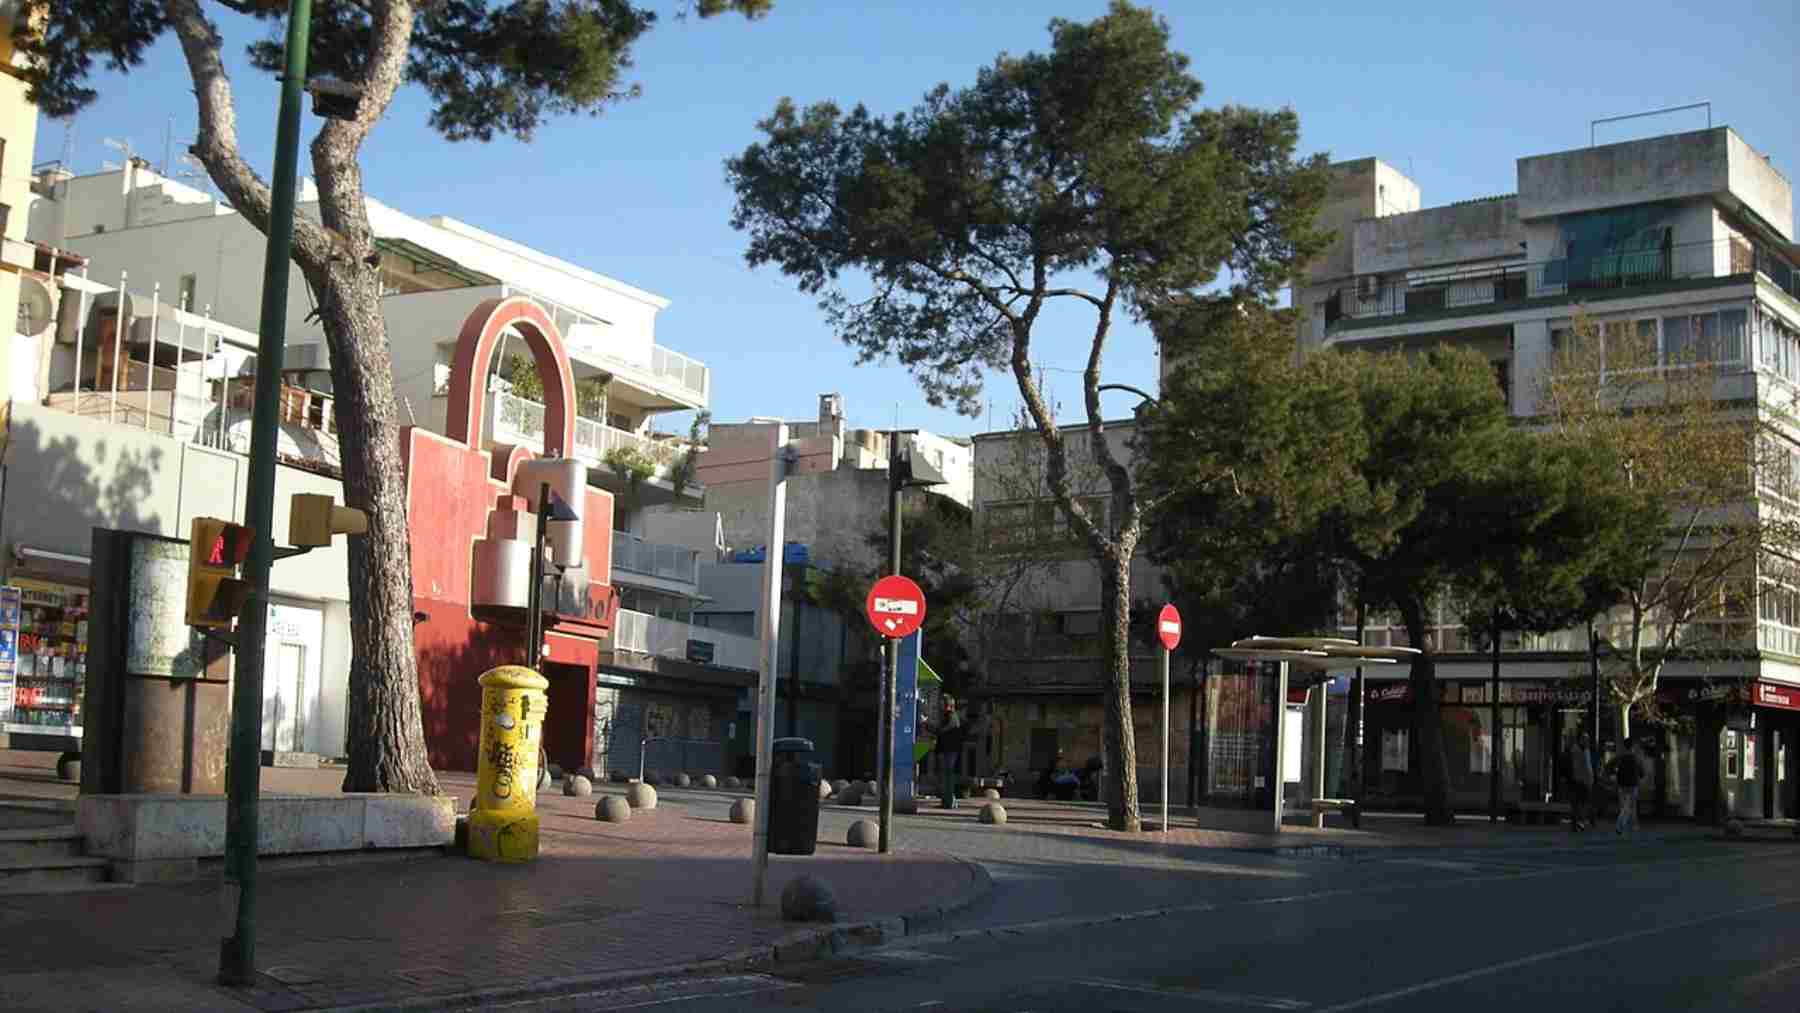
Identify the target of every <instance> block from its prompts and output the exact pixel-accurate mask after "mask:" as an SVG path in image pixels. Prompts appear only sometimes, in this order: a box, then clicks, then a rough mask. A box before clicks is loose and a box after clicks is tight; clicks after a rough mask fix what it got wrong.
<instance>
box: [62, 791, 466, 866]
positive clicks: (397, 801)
mask: <svg viewBox="0 0 1800 1013" xmlns="http://www.w3.org/2000/svg"><path fill="white" fill-rule="evenodd" d="M225 802H226V799H225V796H223V795H85V796H83V797H82V798H81V800H80V805H79V808H78V809H77V811H76V825H77V827H78V828H79V829H80V830H81V833H82V836H83V838H85V840H86V846H87V853H88V854H89V855H92V856H95V857H99V858H106V859H110V860H111V862H112V872H113V879H115V880H118V881H122V882H147V881H168V880H181V879H194V878H197V877H198V876H199V868H200V862H201V861H202V860H204V859H210V858H220V857H223V856H224V854H225ZM257 816H258V819H257V823H258V828H259V829H258V840H257V851H258V853H259V854H264V855H298V854H318V853H331V852H346V851H364V850H369V849H376V848H427V847H445V846H448V845H450V844H451V843H452V842H453V841H454V839H455V837H456V800H455V799H454V798H451V797H449V796H445V795H439V796H422V795H384V794H351V795H264V796H262V799H261V801H260V803H259V806H258V810H257Z"/></svg>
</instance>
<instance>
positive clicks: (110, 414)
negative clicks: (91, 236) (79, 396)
mask: <svg viewBox="0 0 1800 1013" xmlns="http://www.w3.org/2000/svg"><path fill="white" fill-rule="evenodd" d="M130 277H131V276H130V275H129V274H128V273H126V272H124V271H120V272H119V299H118V301H117V302H116V303H114V308H113V359H112V400H111V401H108V402H107V404H106V422H107V424H108V425H117V424H118V421H119V355H120V354H121V349H123V347H124V345H125V328H127V327H129V326H131V317H130V316H128V315H127V311H128V310H129V309H130V307H131V290H130V289H128V288H126V287H125V285H126V283H127V282H128V281H129V280H130Z"/></svg>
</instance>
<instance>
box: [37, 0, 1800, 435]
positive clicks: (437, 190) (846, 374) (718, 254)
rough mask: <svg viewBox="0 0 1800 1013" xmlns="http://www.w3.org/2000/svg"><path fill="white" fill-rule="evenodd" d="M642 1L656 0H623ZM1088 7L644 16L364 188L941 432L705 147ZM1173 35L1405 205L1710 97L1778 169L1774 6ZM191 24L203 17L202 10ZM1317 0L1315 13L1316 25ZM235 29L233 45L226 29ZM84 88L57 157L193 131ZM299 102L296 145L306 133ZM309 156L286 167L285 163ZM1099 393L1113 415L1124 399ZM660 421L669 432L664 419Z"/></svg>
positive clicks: (1095, 7) (1149, 379)
mask: <svg viewBox="0 0 1800 1013" xmlns="http://www.w3.org/2000/svg"><path fill="white" fill-rule="evenodd" d="M639 2H640V3H646V4H649V5H651V6H654V7H657V8H659V9H661V10H663V11H664V12H665V15H666V14H667V13H668V12H672V11H673V9H674V5H673V4H672V3H657V2H656V0H639ZM1105 6H1106V5H1105V3H1104V2H1103V0H1088V2H1082V3H1072V2H1057V3H1049V2H1044V3H1019V2H1012V3H1003V2H984V3H968V4H954V3H925V2H918V0H915V2H911V3H892V2H873V0H862V2H858V3H842V2H837V3H829V2H825V0H775V10H774V13H772V14H771V15H770V16H769V17H768V18H766V19H764V20H762V21H760V22H755V23H746V22H744V21H743V20H742V19H739V18H735V17H734V18H724V19H719V20H716V21H711V22H696V21H690V22H678V21H676V20H674V19H673V18H672V17H666V19H665V21H664V23H663V24H662V25H661V26H660V27H659V28H657V29H656V30H654V31H653V32H652V33H651V34H650V35H649V36H648V37H647V38H646V39H645V40H644V42H643V43H642V44H641V45H640V46H639V47H638V49H637V51H636V54H635V56H636V62H637V67H636V70H635V72H634V74H633V79H634V80H636V81H637V82H639V83H640V84H641V85H642V86H643V90H644V95H643V97H642V98H641V99H638V100H637V101H635V102H630V103H626V104H624V105H620V106H616V107H613V108H611V109H609V110H607V111H606V112H605V113H604V114H603V115H602V116H600V117H599V118H595V119H588V118H582V119H565V120H561V121H558V122H556V123H554V124H552V125H551V126H550V127H548V128H547V129H544V130H542V131H540V132H539V134H538V135H537V136H536V137H535V138H534V139H533V140H532V142H531V143H529V144H522V143H519V142H516V141H511V140H504V141H496V142H493V143H491V144H487V145H480V144H466V143H465V144H450V143H448V142H445V141H443V140H442V139H440V138H438V137H437V136H436V135H435V134H433V133H432V132H431V130H430V129H429V128H428V127H427V126H426V122H425V119H426V115H427V112H428V107H427V104H426V102H425V99H424V97H423V96H422V95H421V94H419V93H417V92H409V93H403V95H402V96H401V98H400V99H399V100H398V101H397V102H396V103H395V105H394V107H393V109H392V110H391V111H390V113H389V115H388V118H387V120H386V121H384V122H383V123H382V124H381V125H380V126H379V127H378V128H377V130H376V132H375V134H374V135H373V136H372V137H371V139H370V142H369V145H368V148H367V149H366V156H365V161H364V167H365V175H366V179H367V184H368V188H369V192H370V193H371V194H372V195H374V196H376V197H378V198H379V199H381V200H382V201H384V202H386V203H388V204H391V205H394V206H396V207H399V208H401V209H402V210H405V211H408V212H411V213H413V214H417V215H421V216H423V215H430V214H448V215H451V216H453V217H456V218H460V219H463V220H465V221H468V222H470V223H472V224H475V225H478V226H481V227H483V228H486V229H490V230H492V231H495V232H498V233H501V234H503V235H505V236H507V237H509V238H512V239H514V240H517V241H520V242H524V243H527V244H529V245H531V246H534V247H536V248H538V249H541V250H545V251H547V252H550V253H553V254H555V255H557V256H561V257H564V258H567V259H569V260H571V261H574V262H576V263H578V264H581V265H583V266H586V267H588V268H591V269H593V270H596V271H600V272H602V273H605V274H608V275H611V276H613V277H616V278H618V279H620V280H622V281H625V282H628V283H630V284H633V285H637V286H640V287H642V288H646V289H648V290H650V291H653V292H656V293H659V294H661V295H663V296H665V297H667V298H668V299H669V300H670V301H671V305H670V307H669V308H668V309H667V310H666V311H664V312H663V314H662V315H661V317H660V318H659V323H658V341H659V342H660V343H662V344H664V345H667V346H669V347H671V348H675V349H677V350H679V351H682V352H686V353H688V354H691V355H695V356H697V357H699V358H701V359H702V360H704V361H706V362H707V363H708V364H709V365H710V366H711V367H712V368H713V390H714V398H713V411H714V416H715V417H716V418H718V419H720V420H736V419H742V418H745V417H747V416H749V415H753V414H755V415H785V416H788V417H791V418H801V419H805V418H811V417H812V416H813V414H814V412H815V411H816V404H817V395H818V394H820V393H823V392H826V391H832V390H835V391H839V392H842V393H843V394H844V396H845V401H846V403H847V406H848V409H849V414H850V417H851V421H852V424H853V425H872V426H886V425H889V424H891V423H892V422H893V421H894V418H895V415H896V402H898V403H899V408H898V415H899V418H900V421H901V423H902V424H904V425H907V426H920V427H924V428H929V429H933V430H936V431H939V432H946V433H967V432H972V431H979V430H982V429H986V428H988V419H987V418H985V417H984V418H982V419H979V420H975V419H967V418H962V417H959V416H956V415H954V414H953V413H951V412H948V411H939V410H934V409H931V408H930V407H928V406H927V405H926V404H925V403H924V401H923V399H922V398H921V397H920V396H919V395H918V393H917V388H916V387H915V385H914V384H913V382H912V380H911V378H910V377H909V376H908V375H907V373H906V372H905V371H904V370H903V369H901V368H900V367H898V366H893V365H885V366H884V365H873V364H871V365H865V366H857V365H856V364H855V356H854V354H853V353H852V352H851V351H850V349H848V348H847V347H845V346H844V345H843V344H842V343H841V342H839V341H838V340H837V338H836V337H835V336H834V335H833V334H832V333H831V332H830V330H829V329H828V328H827V327H826V325H825V322H824V320H823V318H822V316H821V315H820V313H819V312H818V310H817V308H816V307H815V305H814V303H813V301H812V299H810V298H809V297H806V296H803V295H801V294H800V293H799V292H798V291H797V290H796V289H795V288H794V286H793V285H792V284H791V283H790V282H789V281H788V280H786V279H784V278H783V277H782V276H781V275H780V273H779V272H778V271H776V270H773V269H770V268H763V269H760V270H757V271H751V270H749V269H748V268H747V267H745V266H744V263H743V249H744V240H743V236H742V235H741V234H739V233H736V232H734V231H733V230H732V229H731V227H730V224H729V216H730V210H731V203H732V201H731V193H730V190H729V189H728V188H727V186H726V184H725V176H724V169H723V162H724V159H726V158H727V157H729V156H731V155H733V154H735V153H737V152H739V151H741V150H742V149H743V148H744V147H745V146H746V145H748V144H750V143H752V142H754V141H755V140H756V139H757V135H756V131H755V124H756V121H757V120H758V119H759V118H761V117H763V116H765V115H767V113H768V112H769V111H770V109H772V108H773V107H774V105H775V103H776V101H777V100H778V99H780V98H781V97H783V96H789V97H792V98H793V99H795V100H796V101H797V102H801V103H807V102H813V101H820V100H825V99H831V100H835V101H838V102H840V103H841V104H844V105H853V104H855V103H856V102H863V103H865V104H867V105H868V106H870V108H872V109H874V110H876V111H878V112H883V113H886V112H892V111H895V110H898V109H902V108H907V107H910V106H911V105H912V104H913V103H914V102H915V101H916V100H917V99H918V98H919V96H920V95H921V94H923V93H924V92H925V90H926V89H928V88H930V87H931V86H933V85H935V84H937V83H939V82H942V81H947V82H949V83H951V84H952V85H961V84H966V83H968V82H971V81H972V80H973V79H974V76H975V74H976V72H977V70H978V69H979V68H980V67H982V66H983V65H985V64H987V63H989V62H990V61H992V60H993V58H994V57H995V55H996V54H998V53H1000V52H1002V51H1011V52H1023V51H1026V50H1032V49H1042V48H1044V47H1045V46H1046V45H1047V41H1048V35H1047V32H1046V30H1045V26H1046V24H1047V22H1048V20H1049V19H1050V18H1051V17H1053V16H1062V17H1067V18H1074V19H1083V20H1085V19H1089V18H1092V17H1096V16H1098V15H1099V14H1101V13H1103V12H1104V10H1105ZM1153 6H1155V7H1156V8H1157V9H1158V10H1160V11H1161V12H1162V13H1163V14H1164V15H1165V16H1166V17H1167V19H1168V20H1169V23H1170V25H1171V28H1172V29H1173V34H1174V45H1175V46H1176V47H1177V48H1178V49H1180V50H1182V51H1184V52H1186V53H1187V54H1188V55H1189V56H1190V57H1192V59H1193V67H1192V70H1193V73H1194V74H1195V75H1196V76H1197V77H1199V78H1200V79H1201V80H1202V81H1203V82H1205V84H1206V87H1207V92H1206V96H1205V98H1204V99H1203V101H1204V102H1206V103H1207V104H1215V103H1224V102H1231V103H1241V104H1250V105H1257V106H1265V107H1274V106H1284V105H1285V106H1291V107H1293V108H1294V109H1295V110H1296V111H1297V112H1298V113H1299V114H1300V120H1301V128H1302V139H1301V147H1302V150H1303V152H1305V153H1311V152H1320V151H1323V152H1327V153H1329V154H1330V155H1331V157H1332V158H1334V159H1347V158H1360V157H1364V156H1369V155H1374V156H1377V157H1380V158H1382V159H1384V160H1386V161H1388V162H1389V163H1390V164H1393V165H1395V166H1396V167H1398V168H1399V169H1401V170H1402V171H1404V172H1407V173H1408V174H1410V175H1411V176H1412V177H1413V178H1414V179H1415V180H1416V181H1417V182H1418V183H1419V185H1420V186H1421V188H1422V189H1423V191H1424V201H1425V203H1426V205H1428V206H1429V205H1436V204H1444V203H1449V202H1451V201H1456V200H1463V199H1467V198H1470V197H1479V196H1485V195H1491V194H1499V193H1509V192H1511V191H1512V190H1513V189H1514V185H1515V181H1514V160H1515V159H1516V158H1518V157H1519V156H1522V155H1529V154H1541V153H1545V152H1550V151H1559V150H1564V149H1567V148H1573V147H1580V146H1582V145H1585V144H1586V143H1588V133H1589V121H1590V120H1592V119H1595V118H1598V117H1606V116H1615V115H1620V114H1625V113H1634V112H1640V111H1644V110H1649V109H1655V108H1659V107H1664V106H1671V105H1681V104H1685V103H1690V102H1698V101H1702V100H1709V101H1711V102H1712V104H1713V105H1712V118H1713V122H1714V123H1715V124H1717V125H1730V126H1732V127H1734V128H1736V130H1737V131H1738V133H1739V134H1741V135H1742V136H1743V137H1744V138H1745V140H1746V141H1748V142H1749V143H1750V144H1751V145H1752V146H1753V147H1755V148H1757V149H1758V150H1760V151H1762V152H1763V153H1765V154H1767V155H1769V156H1770V157H1771V158H1772V159H1773V160H1774V163H1775V166H1776V168H1777V169H1779V170H1780V171H1781V172H1783V173H1784V174H1786V175H1787V176H1788V178H1789V179H1796V178H1800V136H1797V135H1800V131H1797V129H1796V126H1795V123H1796V122H1797V120H1796V104H1795V103H1796V94H1797V93H1800V88H1796V77H1795V71H1794V65H1793V54H1794V53H1795V52H1796V51H1800V9H1797V7H1796V5H1795V3H1794V0H1739V2H1737V3H1731V4H1705V5H1694V4H1682V3H1676V2H1668V3H1658V2H1653V0H1635V2H1630V3H1624V2H1618V0H1589V2H1585V3H1559V4H1518V3H1509V4H1499V3H1473V2H1471V3H1444V2H1442V0H1436V2H1431V3H1420V2H1414V0H1407V2H1393V0H1388V2H1382V3H1367V4H1349V3H1336V4H1325V3H1312V4H1305V3H1281V2H1272V0H1262V2H1240V0H1207V2H1199V0H1192V2H1185V3H1177V2H1160V3H1156V4H1154V5H1153ZM208 7H209V9H211V10H212V11H214V12H215V13H224V12H223V9H222V8H219V7H217V6H214V5H210V4H209V5H208ZM1321 11H1329V12H1330V13H1321ZM225 26H226V32H227V38H228V40H229V42H228V45H229V46H230V47H231V48H232V49H233V50H234V51H235V52H237V53H238V58H237V59H236V62H235V65H234V75H233V76H234V81H235V83H236V86H237V97H238V116H239V129H240V133H241V135H242V137H243V140H244V144H245V150H246V154H247V155H249V156H250V157H251V158H252V159H253V160H254V162H255V163H256V164H257V165H258V166H259V167H263V168H264V170H265V171H266V167H267V166H268V164H269V162H270V147H271V145H272V143H273V137H274V110H275V84H274V82H273V80H272V79H270V78H267V77H264V76H262V75H260V74H257V73H255V72H254V71H251V70H250V69H249V68H248V67H246V66H244V65H243V61H242V59H241V48H240V47H241V44H242V43H243V42H244V41H247V40H248V39H249V38H250V37H251V36H250V35H248V34H245V32H246V31H249V32H251V33H254V32H255V29H254V28H249V29H245V28H243V27H240V23H239V22H237V21H235V20H234V21H227V22H226V23H225ZM234 32H235V33H236V34H233V33H234ZM98 84H99V86H100V88H101V91H102V98H101V100H100V101H99V102H98V103H97V104H96V105H94V106H93V107H92V108H91V109H89V110H88V111H86V112H84V113H83V114H82V115H81V116H80V117H79V118H78V119H77V120H76V121H75V123H74V125H73V143H72V145H71V148H72V155H73V168H74V169H75V170H76V171H78V172H91V171H97V170H98V169H99V168H100V167H101V163H102V162H103V161H104V160H114V161H117V160H118V159H119V155H118V153H117V152H116V151H114V150H113V149H111V148H109V147H108V146H106V145H105V144H104V139H105V138H107V137H112V138H115V139H124V138H129V139H130V140H131V141H132V142H133V143H134V145H135V146H136V148H137V150H138V152H139V153H140V154H142V155H144V156H145V157H146V158H149V159H150V160H151V161H152V162H161V160H162V152H163V144H164V141H163V138H164V131H165V127H166V126H167V124H168V121H169V117H170V115H171V114H173V115H174V129H175V137H176V139H177V144H176V145H175V147H176V150H177V151H178V152H179V150H180V149H181V148H182V147H183V144H182V143H181V139H182V138H189V137H192V136H193V130H194V126H193V124H194V112H193V97H192V86H191V84H190V82H189V79H188V77H187V73H186V69H185V65H184V64H183V63H182V61H181V57H180V53H179V50H178V49H177V47H176V46H175V45H174V43H173V41H172V39H165V40H164V41H163V42H162V43H161V44H159V46H158V47H157V49H156V50H155V51H154V52H153V53H152V55H151V57H150V59H149V61H148V62H147V64H146V65H145V66H144V67H143V68H141V69H140V70H139V71H137V72H135V73H134V74H133V75H131V76H130V77H129V78H125V77H119V76H115V75H105V76H103V77H101V78H100V80H99V82H98ZM1705 124H1706V116H1705V113H1704V112H1703V111H1696V112H1687V113H1680V114H1674V115H1670V116H1664V117H1657V118H1653V119H1646V120H1640V121H1636V122H1633V123H1624V124H1611V125H1602V126H1601V127H1600V128H1599V129H1600V140H1601V141H1602V143H1604V142H1606V141H1616V140H1624V139H1628V138H1630V137H1636V136H1645V135H1648V134H1656V133H1664V132H1670V131H1675V130H1687V129H1696V128H1699V127H1703V126H1705ZM316 125H317V124H316V121H313V120H312V119H311V118H310V116H309V118H308V122H307V126H306V131H307V136H308V137H310V136H311V132H312V130H313V129H315V128H316ZM64 150H65V124H63V123H59V122H51V121H45V122H44V123H42V124H41V125H40V130H39V135H38V151H37V158H38V160H39V161H44V160H49V159H55V158H60V157H63V154H64ZM302 171H305V166H304V165H303V166H302ZM1047 323H1048V324H1060V325H1061V326H1059V327H1054V328H1046V329H1045V330H1044V332H1043V333H1040V334H1039V335H1038V337H1037V339H1036V348H1037V354H1036V359H1037V361H1038V362H1039V363H1040V364H1041V365H1043V366H1045V367H1048V368H1049V369H1051V370H1052V371H1051V372H1048V373H1047V374H1046V376H1047V378H1048V380H1049V385H1050V387H1051V389H1052V393H1053V395H1054V396H1055V397H1056V398H1057V399H1058V400H1059V401H1060V402H1061V403H1062V405H1063V406H1064V415H1065V416H1068V415H1070V414H1072V413H1074V412H1077V411H1078V410H1079V404H1080V387H1079V381H1078V379H1077V377H1076V376H1075V375H1073V374H1072V373H1068V372H1057V371H1056V370H1059V369H1071V370H1072V369H1076V368H1079V366H1080V364H1081V362H1082V359H1083V357H1084V355H1085V348H1086V334H1087V328H1088V327H1089V326H1090V323H1089V321H1087V320H1085V319H1083V318H1082V317H1081V316H1079V315H1076V314H1070V315H1069V316H1068V318H1066V319H1063V320H1052V321H1048V322H1047ZM1105 373H1106V379H1107V380H1109V381H1113V382H1122V383H1132V384H1137V385H1140V386H1145V387H1149V386H1152V385H1153V384H1154V382H1155V375H1156V368H1155V357H1154V354H1153V350H1152V347H1151V342H1150V338H1149V335H1148V334H1147V332H1146V331H1144V330H1143V329H1142V328H1140V327H1136V326H1127V327H1124V328H1121V329H1115V331H1114V336H1113V338H1112V341H1111V342H1110V344H1109V354H1108V356H1107V360H1106V369H1105ZM1111 396H1112V397H1121V398H1122V400H1121V401H1120V402H1119V403H1117V404H1114V403H1113V402H1111V401H1109V402H1108V407H1109V413H1112V414H1120V415H1123V414H1125V413H1127V412H1128V410H1129V408H1130V398H1129V396H1128V395H1111ZM988 398H989V400H990V401H991V404H992V418H993V421H994V423H995V424H996V425H1005V424H1006V420H1007V419H1008V418H1009V417H1010V416H1011V414H1012V413H1013V412H1014V411H1015V409H1016V407H1017V404H1018V400H1019V399H1018V394H1017V391H1016V390H1015V389H1014V388H1013V387H1012V384H1011V380H1010V377H1008V376H999V377H996V378H994V380H993V381H991V382H990V383H989V385H988ZM663 428H665V429H673V430H682V429H685V424H681V423H679V421H678V420H676V419H670V420H668V423H667V424H665V425H664V426H663Z"/></svg>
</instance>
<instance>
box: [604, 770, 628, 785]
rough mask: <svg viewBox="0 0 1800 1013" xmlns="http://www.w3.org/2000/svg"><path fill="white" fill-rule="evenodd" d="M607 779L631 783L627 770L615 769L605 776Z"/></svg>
mask: <svg viewBox="0 0 1800 1013" xmlns="http://www.w3.org/2000/svg"><path fill="white" fill-rule="evenodd" d="M607 780H609V781H611V782H612V783H614V784H630V783H631V774H630V773H629V772H627V771H623V770H615V771H613V772H612V775H611V776H610V777H608V778H607Z"/></svg>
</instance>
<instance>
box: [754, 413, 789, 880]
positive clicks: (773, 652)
mask: <svg viewBox="0 0 1800 1013" xmlns="http://www.w3.org/2000/svg"><path fill="white" fill-rule="evenodd" d="M787 444H788V427H787V426H786V425H777V426H776V427H775V439H774V444H773V446H771V447H770V448H769V449H770V454H769V547H768V549H767V550H766V551H765V552H764V554H763V588H762V651H761V658H760V660H761V666H760V668H761V671H760V673H759V674H758V676H757V681H756V840H755V843H754V844H753V845H752V847H751V852H750V854H751V866H752V875H753V877H754V878H755V886H754V888H753V889H752V890H751V893H750V902H751V904H752V905H754V906H756V907H762V902H763V880H764V878H765V877H766V875H767V873H768V871H769V768H770V758H771V757H770V754H771V752H772V751H773V749H774V745H775V681H776V674H777V671H778V668H777V666H778V665H779V664H780V647H781V563H782V558H783V557H784V556H786V555H787V552H786V548H787V541H786V537H787V473H788V460H787V454H788V445H787Z"/></svg>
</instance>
